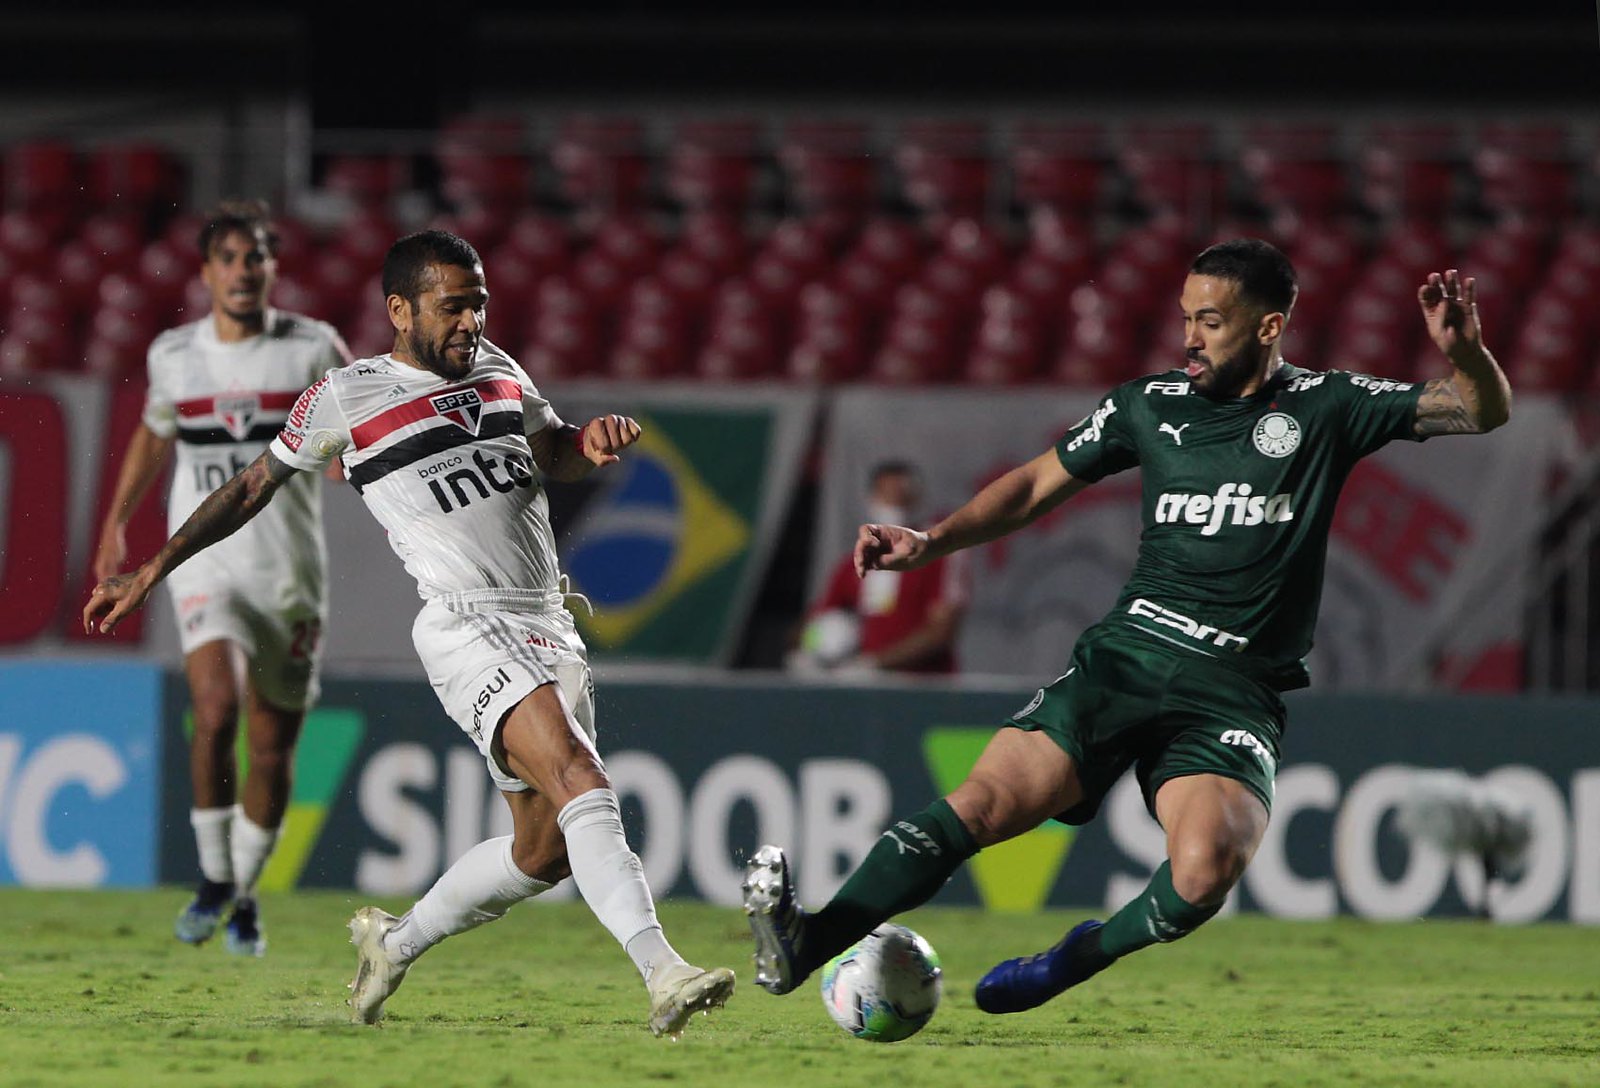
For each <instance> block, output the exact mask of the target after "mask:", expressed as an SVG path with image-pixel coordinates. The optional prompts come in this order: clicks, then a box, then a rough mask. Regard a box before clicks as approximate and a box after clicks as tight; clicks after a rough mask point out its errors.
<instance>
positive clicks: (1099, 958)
mask: <svg viewBox="0 0 1600 1088" xmlns="http://www.w3.org/2000/svg"><path fill="white" fill-rule="evenodd" d="M1100 927H1101V923H1100V922H1097V921H1094V920H1092V919H1091V920H1090V921H1087V922H1079V923H1078V924H1077V925H1075V926H1073V927H1072V930H1071V931H1070V932H1069V933H1068V934H1067V935H1066V936H1065V937H1063V938H1061V940H1060V941H1059V942H1057V943H1056V945H1055V946H1054V947H1053V948H1051V949H1049V950H1048V951H1045V952H1038V953H1035V954H1034V955H1032V956H1023V957H1021V958H1020V959H1014V960H1006V961H1005V962H1004V963H999V964H996V965H995V966H994V967H992V968H990V969H989V973H988V974H986V975H984V976H983V978H982V979H981V980H980V981H979V982H978V990H977V993H976V994H975V995H974V996H975V997H976V999H977V1002H978V1008H980V1009H982V1010H983V1011H984V1012H992V1013H1006V1012H1026V1011H1027V1010H1028V1009H1034V1008H1038V1007H1039V1006H1040V1005H1043V1004H1044V1003H1045V1002H1046V1001H1049V1000H1050V999H1051V998H1052V997H1055V996H1056V995H1057V994H1059V993H1062V992H1063V991H1065V990H1068V989H1071V988H1072V987H1074V986H1076V985H1077V984H1078V983H1080V982H1083V981H1084V980H1085V979H1088V978H1089V977H1090V976H1092V975H1096V974H1099V973H1100V972H1101V971H1103V970H1104V969H1105V968H1107V967H1109V966H1110V965H1111V963H1112V960H1111V959H1110V958H1109V957H1106V956H1104V955H1103V954H1101V953H1100V952H1099V951H1098V949H1096V950H1095V951H1093V952H1088V951H1087V950H1086V949H1084V947H1083V944H1084V941H1085V939H1086V938H1088V937H1089V936H1091V935H1092V934H1093V933H1094V932H1095V931H1096V930H1098V929H1099V928H1100Z"/></svg>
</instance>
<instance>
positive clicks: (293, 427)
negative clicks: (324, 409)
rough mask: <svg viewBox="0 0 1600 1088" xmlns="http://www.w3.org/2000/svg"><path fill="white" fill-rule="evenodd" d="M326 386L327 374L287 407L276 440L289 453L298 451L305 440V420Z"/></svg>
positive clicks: (309, 416) (309, 415)
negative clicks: (287, 415)
mask: <svg viewBox="0 0 1600 1088" xmlns="http://www.w3.org/2000/svg"><path fill="white" fill-rule="evenodd" d="M327 388H328V378H327V375H323V376H322V377H320V378H318V379H317V380H316V381H315V382H313V383H312V384H311V385H310V386H309V387H308V388H307V389H306V391H305V392H304V393H301V394H300V399H299V400H296V401H295V402H294V407H293V408H291V409H289V418H288V419H287V420H285V421H284V424H283V430H282V431H281V432H280V433H279V435H278V440H279V441H280V442H282V443H283V444H284V445H285V446H287V447H288V448H289V452H290V453H299V452H300V445H301V443H303V442H304V441H305V440H306V420H308V419H310V418H311V412H312V410H313V409H315V408H316V406H317V402H318V401H320V400H321V399H322V394H323V392H324V391H325V390H326V389H327Z"/></svg>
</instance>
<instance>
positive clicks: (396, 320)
mask: <svg viewBox="0 0 1600 1088" xmlns="http://www.w3.org/2000/svg"><path fill="white" fill-rule="evenodd" d="M384 305H385V306H387V307H388V309H389V324H391V325H393V326H394V327H395V328H396V329H397V330H399V331H400V332H405V333H409V332H410V331H411V302H410V300H408V299H406V298H404V297H403V296H401V295H390V296H389V297H388V298H386V299H384Z"/></svg>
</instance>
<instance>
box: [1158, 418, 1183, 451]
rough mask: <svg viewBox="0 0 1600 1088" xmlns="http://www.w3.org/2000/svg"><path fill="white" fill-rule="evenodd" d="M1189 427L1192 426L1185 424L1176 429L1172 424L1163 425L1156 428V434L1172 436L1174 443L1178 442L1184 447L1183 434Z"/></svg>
mask: <svg viewBox="0 0 1600 1088" xmlns="http://www.w3.org/2000/svg"><path fill="white" fill-rule="evenodd" d="M1189 426H1190V424H1188V423H1185V424H1184V425H1183V426H1182V427H1174V426H1173V425H1172V424H1170V423H1163V424H1162V425H1161V426H1159V427H1157V428H1156V433H1157V434H1170V435H1171V436H1172V440H1173V441H1174V442H1176V443H1177V444H1178V445H1180V446H1181V445H1183V432H1184V431H1185V430H1186V429H1187V428H1188V427H1189Z"/></svg>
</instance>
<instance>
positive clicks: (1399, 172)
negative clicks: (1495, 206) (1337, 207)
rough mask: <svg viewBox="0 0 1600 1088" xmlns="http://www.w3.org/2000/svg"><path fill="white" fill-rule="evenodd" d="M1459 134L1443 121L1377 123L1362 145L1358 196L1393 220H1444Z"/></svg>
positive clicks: (1453, 185)
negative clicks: (1359, 193) (1359, 192)
mask: <svg viewBox="0 0 1600 1088" xmlns="http://www.w3.org/2000/svg"><path fill="white" fill-rule="evenodd" d="M1461 143H1462V136H1461V132H1460V130H1459V128H1458V127H1457V126H1456V125H1453V124H1448V123H1431V122H1424V123H1410V122H1381V123H1378V124H1375V125H1373V126H1372V127H1371V128H1369V129H1368V130H1367V132H1366V136H1365V139H1363V140H1362V143H1361V155H1360V175H1361V180H1360V185H1361V199H1362V203H1363V204H1365V205H1366V207H1367V208H1368V209H1369V210H1371V211H1372V212H1374V213H1376V214H1377V215H1379V216H1381V217H1382V218H1384V219H1386V220H1389V221H1391V222H1393V221H1404V220H1412V219H1414V220H1419V221H1422V222H1428V223H1439V222H1441V221H1443V219H1444V217H1445V215H1446V214H1447V213H1448V212H1449V210H1450V207H1451V204H1452V202H1453V201H1454V199H1455V190H1456V173H1457V167H1458V165H1459V163H1460V162H1461V160H1462V155H1461V150H1460V149H1461Z"/></svg>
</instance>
